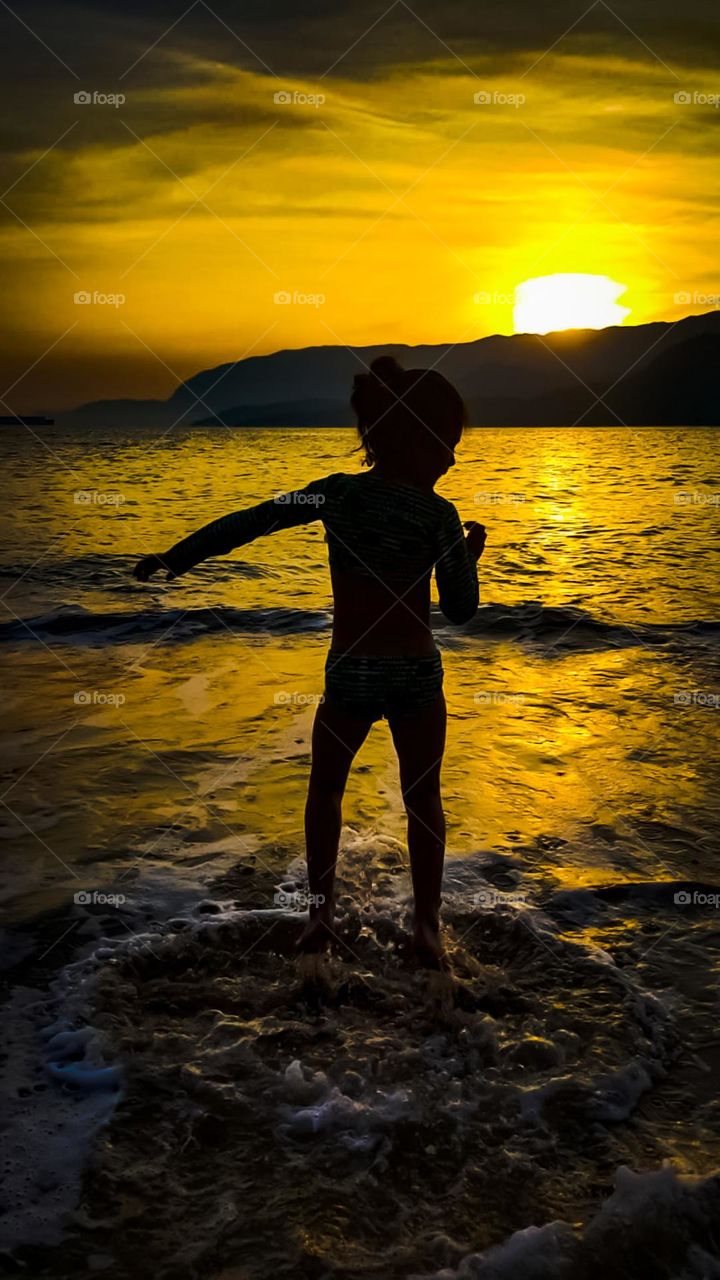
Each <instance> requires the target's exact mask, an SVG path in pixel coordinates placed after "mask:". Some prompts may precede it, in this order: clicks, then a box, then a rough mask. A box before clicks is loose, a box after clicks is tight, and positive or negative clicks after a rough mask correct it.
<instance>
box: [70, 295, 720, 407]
mask: <svg viewBox="0 0 720 1280" xmlns="http://www.w3.org/2000/svg"><path fill="white" fill-rule="evenodd" d="M379 355H394V356H395V357H396V359H397V360H398V361H399V362H400V364H402V365H403V366H404V367H405V368H408V369H409V368H430V367H433V368H436V369H439V370H440V372H441V373H444V374H445V376H446V377H448V378H449V379H450V381H451V382H453V383H455V385H456V386H457V387H458V389H459V391H460V392H461V394H462V395H463V397H464V399H465V402H466V404H467V406H468V417H469V422H470V424H471V425H472V426H502V427H515V426H517V427H531V426H572V425H576V424H579V425H585V426H611V425H614V424H615V425H617V424H618V423H619V422H621V423H624V424H627V425H628V426H643V425H657V426H664V425H668V426H674V425H678V426H718V425H720V311H711V312H708V313H706V314H705V315H698V316H695V315H694V316H686V317H685V318H684V319H682V320H678V321H675V322H673V323H670V322H664V321H657V322H655V323H652V324H642V325H623V326H612V327H609V328H607V329H566V330H561V331H558V332H556V333H549V334H542V335H539V334H527V333H523V334H515V335H513V336H512V337H504V336H501V335H494V336H491V337H487V338H479V339H477V340H476V341H474V342H463V343H456V344H451V343H447V344H443V345H440V346H416V347H410V346H405V345H398V344H387V345H383V346H371V347H354V348H350V347H342V346H323V347H303V348H300V349H298V350H288V351H277V352H274V353H273V354H271V355H264V356H250V357H248V358H247V359H244V360H238V361H236V362H234V363H230V364H224V365H219V366H217V367H216V368H213V369H204V370H202V371H201V372H199V373H196V374H194V375H193V377H191V378H188V379H187V380H186V381H185V382H182V383H180V385H179V386H178V387H177V388H176V390H175V391H174V392H173V394H172V395H171V396H170V398H169V399H168V400H96V401H92V402H90V403H88V404H83V405H80V406H79V407H78V408H77V409H74V410H70V411H64V412H61V413H57V414H56V415H55V417H56V421H58V422H60V423H68V424H83V423H86V424H89V425H93V426H98V427H108V426H116V425H117V426H135V425H137V426H143V425H144V426H163V427H170V426H175V425H181V424H182V425H185V426H187V425H191V424H196V425H203V426H205V425H224V426H229V427H244V426H258V427H260V426H287V427H309V426H317V427H325V426H328V427H329V426H335V427H342V426H350V425H352V423H353V416H352V411H351V409H350V403H349V398H350V390H351V387H352V381H353V377H354V375H355V374H356V373H360V372H362V371H363V370H365V369H367V367H368V366H369V365H370V363H371V361H372V360H374V359H375V357H376V356H379Z"/></svg>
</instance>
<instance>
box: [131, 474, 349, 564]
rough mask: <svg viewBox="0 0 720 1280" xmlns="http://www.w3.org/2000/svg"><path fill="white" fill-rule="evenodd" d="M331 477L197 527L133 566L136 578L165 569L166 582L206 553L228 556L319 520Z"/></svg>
mask: <svg viewBox="0 0 720 1280" xmlns="http://www.w3.org/2000/svg"><path fill="white" fill-rule="evenodd" d="M332 479H333V477H332V476H325V477H324V479H322V480H313V481H311V483H310V484H309V485H307V486H306V487H305V488H304V489H296V490H295V491H294V492H292V493H282V494H278V495H277V496H276V497H274V498H270V499H269V500H268V501H267V502H260V503H259V504H258V505H257V506H256V507H247V508H246V509H245V510H244V511H233V512H232V513H231V514H230V515H228V516H221V518H220V519H219V520H213V521H212V522H211V523H210V524H206V525H205V526H204V527H203V528H202V529H198V531H197V533H191V534H190V536H189V537H188V538H183V539H182V541H181V542H176V543H175V546H174V547H171V548H170V550H169V551H163V552H161V553H159V554H158V555H150V556H145V557H144V558H143V559H142V560H140V561H139V562H138V564H136V566H135V570H134V573H135V577H136V578H137V579H138V580H139V581H140V582H147V580H148V578H150V577H152V575H153V574H154V573H157V571H158V570H159V569H165V570H166V572H167V579H168V582H169V581H171V580H172V579H173V578H177V577H178V576H179V575H180V574H181V573H186V572H187V570H188V569H192V568H193V567H194V565H196V564H200V562H201V561H202V560H207V559H208V557H209V556H224V555H227V553H228V552H229V551H233V550H234V549H235V547H242V546H244V545H245V543H247V542H253V541H254V539H255V538H261V537H263V536H264V535H266V534H269V533H275V531H276V530H277V529H290V528H292V527H293V526H294V525H300V524H309V523H310V522H311V521H312V520H320V519H322V509H323V505H324V503H325V499H326V497H327V493H328V488H329V485H330V482H331V481H332Z"/></svg>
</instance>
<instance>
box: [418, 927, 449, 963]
mask: <svg viewBox="0 0 720 1280" xmlns="http://www.w3.org/2000/svg"><path fill="white" fill-rule="evenodd" d="M413 947H414V950H415V955H416V956H417V958H418V960H419V961H420V964H421V965H422V967H423V969H444V968H445V967H446V965H445V955H444V952H443V947H442V942H441V941H440V930H439V929H438V928H437V927H436V926H435V925H432V924H429V923H428V922H427V921H424V920H416V921H415V925H414V927H413Z"/></svg>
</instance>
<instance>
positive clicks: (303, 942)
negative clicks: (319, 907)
mask: <svg viewBox="0 0 720 1280" xmlns="http://www.w3.org/2000/svg"><path fill="white" fill-rule="evenodd" d="M332 925H333V921H332V916H328V915H327V914H325V915H323V914H321V912H318V913H317V914H316V915H314V916H312V917H311V918H310V920H308V922H307V924H306V925H305V928H304V929H303V931H302V933H301V934H300V937H299V938H298V940H297V943H296V944H295V945H296V947H297V950H298V951H302V952H304V953H305V954H306V955H312V954H314V953H317V952H320V951H327V949H328V946H329V945H330V939H331V938H332V937H333V936H334V934H333V927H332Z"/></svg>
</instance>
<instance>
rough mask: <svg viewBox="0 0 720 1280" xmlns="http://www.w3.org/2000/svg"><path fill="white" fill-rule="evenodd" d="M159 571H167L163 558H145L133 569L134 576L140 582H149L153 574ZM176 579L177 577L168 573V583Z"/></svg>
mask: <svg viewBox="0 0 720 1280" xmlns="http://www.w3.org/2000/svg"><path fill="white" fill-rule="evenodd" d="M158 569H167V565H166V564H165V561H164V560H163V558H162V556H145V557H144V558H143V559H142V560H138V562H137V564H136V565H135V568H134V569H133V574H134V576H135V577H136V578H137V580H138V582H147V580H148V578H152V576H153V574H154V573H157V571H158ZM174 577H175V575H174V574H173V573H169V572H168V574H167V580H168V582H171V581H172V579H173V578H174Z"/></svg>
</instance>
